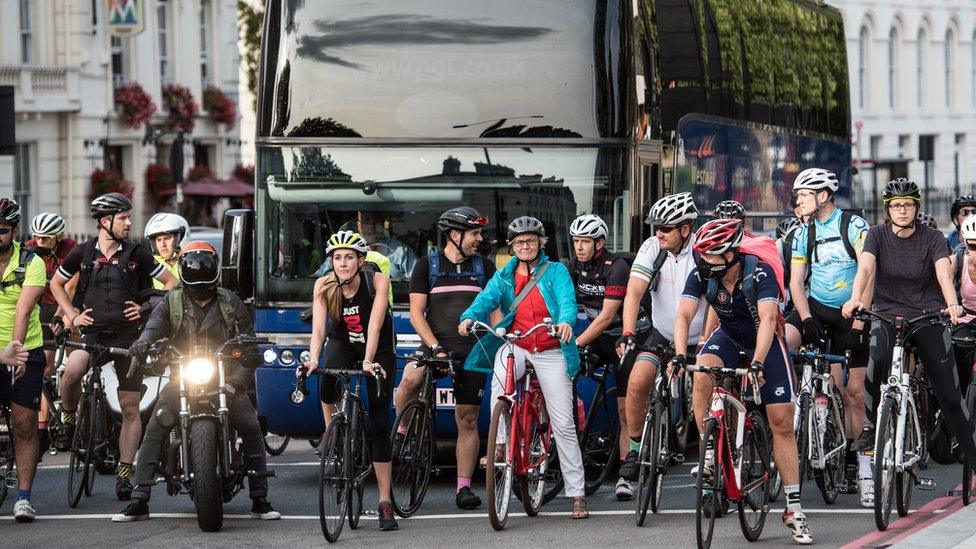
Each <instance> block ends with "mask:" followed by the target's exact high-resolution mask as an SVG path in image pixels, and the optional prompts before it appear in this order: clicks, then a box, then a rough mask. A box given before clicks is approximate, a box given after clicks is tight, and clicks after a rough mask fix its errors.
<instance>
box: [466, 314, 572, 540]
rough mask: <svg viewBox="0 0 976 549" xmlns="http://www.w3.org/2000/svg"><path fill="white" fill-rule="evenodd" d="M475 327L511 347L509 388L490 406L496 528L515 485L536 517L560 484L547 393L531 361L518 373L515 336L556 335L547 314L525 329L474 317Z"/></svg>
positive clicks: (490, 494)
mask: <svg viewBox="0 0 976 549" xmlns="http://www.w3.org/2000/svg"><path fill="white" fill-rule="evenodd" d="M471 329H472V330H474V331H476V332H484V333H489V334H492V335H493V336H494V337H497V338H499V339H501V340H502V341H503V343H504V345H505V346H506V347H507V348H508V355H507V356H506V358H505V361H506V362H505V383H504V388H505V393H504V394H502V395H499V397H498V401H497V402H495V406H494V408H493V409H492V412H491V424H490V426H489V428H488V452H487V453H488V457H487V459H486V461H487V464H488V465H487V468H488V469H489V471H487V473H486V475H485V477H486V478H485V481H486V485H487V486H486V495H487V498H488V501H489V502H490V505H489V506H488V518H489V520H490V521H491V526H492V528H494V529H495V530H501V529H503V528H505V523H506V522H507V521H508V512H509V502H510V501H511V497H512V492H513V488H514V486H515V484H516V482H517V483H518V487H519V493H518V494H517V496H518V497H519V499H521V500H522V507H523V508H524V509H525V514H527V515H528V516H530V517H534V516H536V515H537V514H539V509H540V508H541V507H542V504H544V503H546V502H548V501H549V500H551V499H552V498H553V497H555V495H556V494H557V493H558V491H559V490H560V489H561V487H562V475H561V474H560V472H559V467H558V465H557V463H556V461H555V459H553V458H555V452H554V442H555V441H554V439H553V435H552V426H551V425H550V424H549V416H548V414H547V413H546V399H545V396H544V395H543V394H542V388H541V387H540V386H539V380H538V378H537V377H536V375H535V370H533V368H532V365H531V364H530V363H529V362H528V361H526V363H525V377H524V378H523V379H522V381H517V380H516V376H515V342H516V341H518V340H519V339H523V338H526V337H529V336H530V335H532V334H533V333H535V332H537V331H539V330H545V331H547V332H548V333H549V334H550V335H552V336H553V337H558V336H557V335H556V333H555V328H554V325H553V323H552V320H551V319H548V318H547V319H545V320H544V321H543V322H542V323H541V324H536V325H535V326H533V327H532V328H530V329H529V330H527V331H526V332H524V333H522V332H519V331H515V332H512V333H505V331H504V330H503V329H501V328H499V329H497V330H495V329H494V328H492V327H491V326H489V325H487V324H485V323H483V322H478V321H475V322H474V323H472V326H471Z"/></svg>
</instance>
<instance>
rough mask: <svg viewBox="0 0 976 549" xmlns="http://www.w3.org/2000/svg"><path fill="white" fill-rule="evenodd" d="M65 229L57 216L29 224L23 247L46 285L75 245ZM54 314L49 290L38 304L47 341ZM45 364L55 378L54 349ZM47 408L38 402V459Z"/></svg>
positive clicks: (45, 438) (44, 443)
mask: <svg viewBox="0 0 976 549" xmlns="http://www.w3.org/2000/svg"><path fill="white" fill-rule="evenodd" d="M64 229H65V225H64V219H63V218H62V217H61V216H60V215H58V214H56V213H48V212H42V213H39V214H37V215H36V216H34V219H33V220H31V224H30V232H31V235H32V238H31V239H30V240H28V241H27V242H26V243H25V244H24V245H25V246H27V247H28V248H30V249H31V250H32V251H33V252H34V253H35V254H36V255H37V256H38V257H40V258H41V259H42V260H43V261H44V269H45V270H46V272H47V282H48V283H50V282H51V278H52V277H53V276H54V271H55V270H57V268H58V266H60V265H61V263H62V262H63V261H64V258H65V257H66V256H67V255H68V252H70V251H71V250H73V249H74V247H75V246H77V245H78V243H77V242H75V240H74V239H73V238H70V237H66V236H64ZM76 280H77V279H76ZM74 287H75V283H74V282H71V283H69V284H68V292H69V293H73V292H74ZM57 310H58V302H57V300H56V299H54V294H53V293H51V289H50V288H47V289H45V290H44V296H43V297H42V298H41V303H40V311H41V316H40V318H41V331H42V335H43V336H44V339H45V340H46V341H50V340H52V339H54V336H55V333H54V330H55V329H56V330H57V331H58V332H59V333H60V331H61V327H60V325H57V326H56V327H53V326H54V325H53V324H52V323H53V322H54V317H55V316H56V314H57ZM57 316H58V317H59V323H60V315H57ZM44 360H45V362H46V364H47V365H46V366H45V368H44V377H50V376H52V375H54V369H55V367H56V366H57V365H56V364H54V349H45V350H44ZM50 405H51V403H49V402H48V401H47V399H41V411H40V413H39V414H38V418H37V443H38V454H37V455H38V457H40V456H42V455H44V452H46V451H47V449H48V447H50V445H51V438H50V436H49V435H48V430H47V423H48V418H49V417H50V413H51V412H50V408H49V406H50Z"/></svg>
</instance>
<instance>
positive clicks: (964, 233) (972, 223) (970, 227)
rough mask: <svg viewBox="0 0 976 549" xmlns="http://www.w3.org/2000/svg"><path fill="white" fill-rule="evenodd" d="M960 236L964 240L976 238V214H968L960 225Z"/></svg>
mask: <svg viewBox="0 0 976 549" xmlns="http://www.w3.org/2000/svg"><path fill="white" fill-rule="evenodd" d="M959 236H961V237H962V239H963V240H976V215H969V216H966V219H963V220H962V225H960V226H959Z"/></svg>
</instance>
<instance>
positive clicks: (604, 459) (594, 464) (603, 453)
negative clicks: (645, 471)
mask: <svg viewBox="0 0 976 549" xmlns="http://www.w3.org/2000/svg"><path fill="white" fill-rule="evenodd" d="M611 406H612V408H611ZM616 407H617V388H616V387H614V388H612V389H610V390H608V391H606V392H605V393H604V392H602V391H598V392H597V393H596V396H595V397H594V398H593V404H591V405H590V409H589V411H588V413H587V414H586V429H584V430H583V440H582V441H581V443H580V450H582V452H583V474H584V478H585V479H586V484H585V490H586V495H588V496H590V495H593V494H594V493H595V492H596V491H597V490H598V489H599V488H600V486H601V485H602V484H603V482H604V481H606V479H607V476H608V475H609V474H610V471H611V470H612V469H613V466H614V464H615V463H616V462H617V460H618V457H619V453H620V442H619V441H620V423H619V421H614V420H613V417H612V416H611V412H612V410H615V409H616Z"/></svg>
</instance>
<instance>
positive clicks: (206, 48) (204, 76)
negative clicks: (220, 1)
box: [200, 0, 213, 88]
mask: <svg viewBox="0 0 976 549" xmlns="http://www.w3.org/2000/svg"><path fill="white" fill-rule="evenodd" d="M200 84H201V85H202V86H203V87H204V88H206V87H207V86H210V85H211V84H213V76H212V75H211V73H210V0H200Z"/></svg>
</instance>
